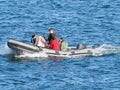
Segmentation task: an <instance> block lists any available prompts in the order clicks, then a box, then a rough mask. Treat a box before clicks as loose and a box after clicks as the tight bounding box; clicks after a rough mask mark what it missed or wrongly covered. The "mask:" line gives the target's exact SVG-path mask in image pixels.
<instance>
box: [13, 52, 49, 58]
mask: <svg viewBox="0 0 120 90" xmlns="http://www.w3.org/2000/svg"><path fill="white" fill-rule="evenodd" d="M15 57H17V58H24V57H29V58H38V57H48V55H47V54H45V53H44V52H38V53H32V54H31V53H26V52H25V53H22V54H20V55H15Z"/></svg>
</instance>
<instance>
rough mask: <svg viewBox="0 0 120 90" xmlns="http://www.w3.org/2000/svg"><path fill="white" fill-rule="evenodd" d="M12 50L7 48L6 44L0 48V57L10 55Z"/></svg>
mask: <svg viewBox="0 0 120 90" xmlns="http://www.w3.org/2000/svg"><path fill="white" fill-rule="evenodd" d="M11 52H12V50H11V49H10V48H9V47H8V46H7V43H6V44H4V45H1V46H0V55H7V54H10V53H11Z"/></svg>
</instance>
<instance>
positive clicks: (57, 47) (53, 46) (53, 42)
mask: <svg viewBox="0 0 120 90" xmlns="http://www.w3.org/2000/svg"><path fill="white" fill-rule="evenodd" d="M50 48H51V49H53V50H57V51H59V50H60V44H59V42H58V40H57V39H55V40H51V42H50Z"/></svg>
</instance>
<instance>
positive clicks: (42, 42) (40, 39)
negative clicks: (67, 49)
mask: <svg viewBox="0 0 120 90" xmlns="http://www.w3.org/2000/svg"><path fill="white" fill-rule="evenodd" d="M37 46H38V47H46V40H45V39H44V37H42V36H39V37H38V41H37Z"/></svg>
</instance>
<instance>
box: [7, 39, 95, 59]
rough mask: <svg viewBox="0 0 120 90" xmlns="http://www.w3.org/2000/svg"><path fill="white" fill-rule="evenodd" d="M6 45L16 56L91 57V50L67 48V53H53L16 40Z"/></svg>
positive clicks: (47, 49)
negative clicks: (24, 54) (26, 54)
mask: <svg viewBox="0 0 120 90" xmlns="http://www.w3.org/2000/svg"><path fill="white" fill-rule="evenodd" d="M7 45H8V47H9V48H10V49H12V50H13V51H14V52H15V53H17V54H22V53H25V52H26V53H30V54H33V53H39V54H42V53H44V54H46V55H47V56H48V57H49V56H50V57H52V56H56V57H82V56H89V55H92V50H93V49H92V48H85V49H76V48H73V47H69V48H68V50H67V51H55V50H52V49H49V48H45V47H37V46H34V45H31V44H27V43H24V42H20V41H17V40H12V39H11V40H8V42H7Z"/></svg>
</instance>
